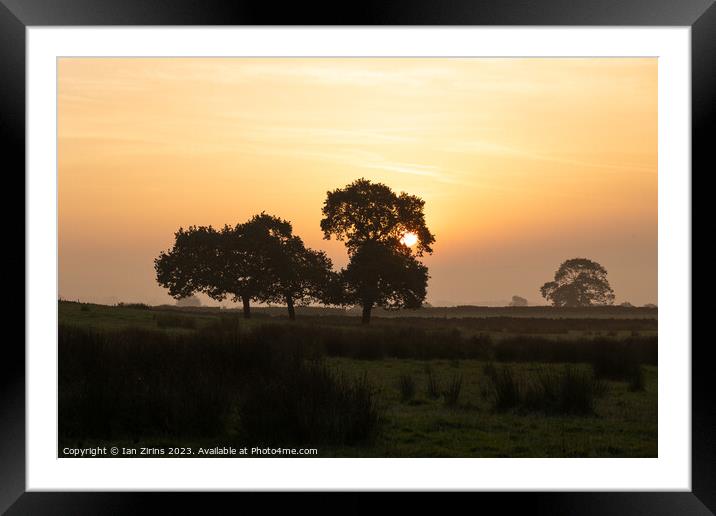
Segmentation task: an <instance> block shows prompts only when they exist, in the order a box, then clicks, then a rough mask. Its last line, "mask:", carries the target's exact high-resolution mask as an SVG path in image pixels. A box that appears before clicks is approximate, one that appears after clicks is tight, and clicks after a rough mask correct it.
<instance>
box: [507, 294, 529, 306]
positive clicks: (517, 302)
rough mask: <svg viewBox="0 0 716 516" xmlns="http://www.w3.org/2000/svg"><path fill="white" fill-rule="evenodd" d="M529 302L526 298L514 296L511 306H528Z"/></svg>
mask: <svg viewBox="0 0 716 516" xmlns="http://www.w3.org/2000/svg"><path fill="white" fill-rule="evenodd" d="M527 305H528V303H527V300H526V299H525V298H524V297H520V296H512V301H510V306H527Z"/></svg>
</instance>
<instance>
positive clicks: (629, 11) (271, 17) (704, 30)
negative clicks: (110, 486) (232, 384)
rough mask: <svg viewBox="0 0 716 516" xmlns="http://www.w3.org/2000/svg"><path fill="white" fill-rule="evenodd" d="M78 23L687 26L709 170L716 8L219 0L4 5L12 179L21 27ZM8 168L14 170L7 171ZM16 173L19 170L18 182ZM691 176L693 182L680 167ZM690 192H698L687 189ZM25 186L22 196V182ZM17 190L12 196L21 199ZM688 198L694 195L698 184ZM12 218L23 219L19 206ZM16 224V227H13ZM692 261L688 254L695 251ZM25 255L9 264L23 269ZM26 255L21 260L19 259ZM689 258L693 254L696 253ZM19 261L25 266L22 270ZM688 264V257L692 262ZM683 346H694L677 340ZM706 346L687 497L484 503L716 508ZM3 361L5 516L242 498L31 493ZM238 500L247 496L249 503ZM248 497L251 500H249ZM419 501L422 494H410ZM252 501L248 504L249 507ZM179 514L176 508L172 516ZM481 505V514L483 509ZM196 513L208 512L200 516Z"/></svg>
mask: <svg viewBox="0 0 716 516" xmlns="http://www.w3.org/2000/svg"><path fill="white" fill-rule="evenodd" d="M81 25H97V26H105V25H109V26H111V25H338V26H340V25H530V26H535V25H549V26H555V25H577V26H585V25H592V26H595V25H599V26H688V27H691V38H692V40H691V73H692V113H691V117H692V171H691V178H692V181H693V177H694V176H695V175H696V174H694V173H693V171H696V170H700V172H698V175H700V176H706V175H707V174H708V173H709V172H713V170H714V165H713V161H714V159H713V150H712V147H713V140H712V138H713V137H712V136H711V134H713V133H714V131H713V130H714V125H715V124H714V106H716V5H714V0H679V1H678V2H676V1H673V0H589V1H587V0H540V1H534V0H492V1H481V2H480V1H477V0H453V1H450V2H445V1H443V2H437V1H430V0H403V1H392V2H388V1H384V2H377V1H364V2H361V3H355V4H345V3H335V4H333V6H332V7H327V6H326V5H324V4H319V3H315V4H306V3H288V2H286V3H283V4H281V5H278V4H274V3H273V2H245V1H241V0H237V1H233V2H230V1H213V0H151V1H150V0H122V1H119V0H0V145H1V146H2V147H3V157H4V160H3V163H4V166H3V167H2V168H3V169H4V171H5V173H6V174H5V176H6V177H7V176H10V175H13V176H15V177H24V174H20V170H23V171H24V167H25V30H26V28H27V27H28V26H81ZM10 164H11V165H10ZM15 171H17V172H18V173H17V174H15ZM684 173H685V174H688V173H690V171H688V170H684ZM692 184H693V183H692ZM22 188H23V189H24V182H23V186H22ZM16 191H17V190H16ZM692 191H693V187H692ZM13 209H14V210H15V216H14V218H16V217H17V215H16V208H13ZM6 220H9V219H6ZM692 253H693V250H692ZM20 256H21V255H20V254H18V255H16V256H14V260H15V261H19V260H20ZM22 256H24V255H22ZM692 256H693V255H692ZM23 263H24V262H23ZM692 263H693V258H692ZM682 344H687V343H682ZM711 345H712V343H710V342H709V341H708V340H706V341H701V342H698V341H697V342H695V345H693V346H692V491H691V492H639V493H637V492H632V493H630V492H618V493H607V492H590V493H519V494H516V493H502V494H498V493H480V494H479V495H478V496H479V497H480V500H479V504H480V506H483V505H482V504H483V503H487V502H488V501H489V502H490V503H491V504H492V503H497V504H499V507H500V510H501V512H502V511H505V510H507V512H508V513H510V512H513V511H514V510H515V509H520V510H528V511H530V512H537V513H548V514H649V515H662V514H663V515H667V514H668V515H675V514H711V513H713V512H714V511H716V489H714V486H716V474H715V472H716V439H714V432H713V430H714V428H716V424H714V417H713V416H714V412H715V411H716V410H715V409H714V405H713V403H712V402H711V400H710V399H709V398H710V394H711V392H712V390H711V388H710V387H711V386H712V385H713V384H712V383H710V382H709V378H710V376H711V375H712V372H711V370H710V369H711V367H712V365H711V362H710V361H709V360H708V356H707V355H708V347H709V346H711ZM3 354H4V357H3V359H2V360H0V364H1V365H0V368H1V370H0V435H1V436H2V438H1V439H0V511H5V510H7V514H107V513H112V514H124V513H132V514H134V513H140V512H143V511H144V510H145V509H146V508H147V507H148V504H149V503H150V502H155V501H159V502H160V503H161V504H162V507H163V511H162V512H165V513H168V512H170V511H171V512H179V513H193V512H195V511H197V512H201V511H205V510H206V507H207V505H206V504H207V502H208V500H207V498H208V497H209V496H211V497H212V501H213V498H214V497H218V498H220V499H222V500H221V501H229V502H230V500H227V499H228V498H231V497H233V496H235V494H229V493H223V494H217V493H213V494H207V493H202V494H192V495H191V496H190V495H189V494H187V493H174V494H172V495H170V494H166V493H117V492H115V493H98V492H92V493H79V492H75V493H59V492H43V493H40V492H30V493H26V492H25V454H26V450H25V347H24V343H22V342H21V341H20V339H8V340H7V341H6V342H4V350H3ZM243 496H247V495H246V494H244V495H243ZM253 496H254V495H251V496H250V497H253ZM371 496H374V495H368V496H367V500H368V501H366V498H364V497H359V495H358V494H355V493H354V494H351V495H350V499H349V500H348V501H346V500H345V499H341V500H338V499H337V498H336V497H335V496H333V495H325V494H320V495H308V496H304V495H302V496H301V499H302V500H306V499H308V501H309V503H310V504H311V505H312V506H314V507H315V506H320V507H322V508H323V509H324V510H325V509H328V510H332V511H333V510H339V509H340V510H341V512H346V511H355V510H357V509H360V507H361V506H363V505H364V504H366V503H367V504H370V500H371ZM411 498H412V500H413V501H414V503H418V504H423V503H424V501H423V499H422V497H421V496H415V497H411ZM242 503H245V501H242ZM174 507H176V508H177V510H173V508H174ZM476 507H477V506H476ZM199 508H201V511H199Z"/></svg>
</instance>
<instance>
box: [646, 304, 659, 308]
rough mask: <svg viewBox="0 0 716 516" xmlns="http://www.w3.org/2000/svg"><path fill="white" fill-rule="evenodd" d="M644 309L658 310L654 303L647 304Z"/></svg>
mask: <svg viewBox="0 0 716 516" xmlns="http://www.w3.org/2000/svg"><path fill="white" fill-rule="evenodd" d="M644 308H656V305H655V304H654V303H647V304H645V305H644Z"/></svg>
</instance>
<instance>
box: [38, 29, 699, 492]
mask: <svg viewBox="0 0 716 516" xmlns="http://www.w3.org/2000/svg"><path fill="white" fill-rule="evenodd" d="M27 43H28V45H27V59H28V61H27V65H28V66H27V79H28V82H27V101H28V110H27V122H28V125H27V142H28V146H27V195H28V197H27V219H26V220H27V226H26V227H27V251H28V252H27V257H28V262H27V263H28V274H27V280H26V281H27V285H26V288H27V307H26V308H27V310H26V324H27V333H26V335H27V351H26V353H27V489H28V490H29V491H35V490H100V489H101V490H122V489H126V490H186V489H194V490H234V489H252V490H255V489H292V490H302V489H333V490H338V489H341V490H345V489H372V490H373V489H376V490H386V489H405V490H416V489H438V490H441V489H456V490H667V489H668V490H682V491H688V490H690V488H691V461H690V455H691V413H690V407H691V390H690V378H691V375H690V373H691V370H690V369H691V368H690V364H691V329H690V325H691V323H690V320H691V295H690V285H691V279H690V278H691V275H690V272H691V257H690V249H691V241H690V225H691V222H690V220H691V219H690V210H691V208H690V206H691V200H690V170H691V162H690V145H691V140H690V122H691V121H690V110H691V99H690V29H689V28H687V27H671V28H656V27H649V28H597V27H594V28H548V27H539V28H504V27H489V28H479V27H467V28H445V27H438V28H412V27H411V28H346V29H343V28H341V29H338V28H256V27H252V28H240V27H231V28H227V27H211V28H203V27H202V28H150V27H143V28H60V27H53V28H44V27H31V28H28V33H27ZM242 55H249V56H276V55H280V56H465V57H470V56H505V57H511V56H565V57H566V56H574V57H576V56H656V57H658V58H659V312H660V314H659V318H660V320H659V333H660V339H659V366H660V367H659V458H658V459H276V458H274V459H272V460H265V459H241V460H230V459H223V460H221V459H58V458H56V453H57V450H56V442H57V441H56V439H57V435H56V420H57V406H56V385H57V372H56V363H57V362H56V360H57V350H56V327H57V291H56V285H57V268H56V257H57V234H56V222H57V221H56V213H57V197H56V192H57V176H56V165H57V163H56V150H57V149H56V131H55V129H56V126H55V123H56V120H55V116H56V91H55V87H56V86H55V84H56V83H55V73H56V68H55V67H56V58H57V57H58V56H242Z"/></svg>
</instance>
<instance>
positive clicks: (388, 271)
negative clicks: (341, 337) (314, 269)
mask: <svg viewBox="0 0 716 516" xmlns="http://www.w3.org/2000/svg"><path fill="white" fill-rule="evenodd" d="M424 206H425V201H423V200H422V199H420V198H419V197H417V196H414V195H408V194H406V193H400V194H399V195H398V194H396V193H394V192H393V191H392V190H391V189H390V188H389V187H388V186H386V185H384V184H381V183H372V182H371V181H369V180H367V179H363V178H361V179H358V180H356V181H354V182H353V183H351V184H349V185H347V186H346V187H345V188H339V189H336V190H333V191H329V192H327V196H326V200H325V203H324V205H323V219H322V220H321V229H322V230H323V234H324V237H325V238H326V239H330V238H331V236H335V237H336V239H337V240H340V241H344V242H345V244H346V247H347V249H348V255H349V258H350V262H349V264H348V266H347V267H346V269H345V270H343V271H342V272H341V276H340V282H341V283H342V285H343V287H344V291H343V296H342V300H341V301H342V303H343V304H351V303H359V304H360V305H361V307H362V322H363V323H365V324H367V323H368V322H370V316H371V310H372V308H373V306H382V307H384V308H419V307H420V306H421V304H422V302H423V301H424V300H425V295H426V289H427V280H428V272H427V267H425V266H424V265H423V264H422V263H420V262H419V261H418V260H417V259H416V258H415V256H422V255H423V254H424V253H428V254H430V253H432V247H431V245H432V244H433V243H434V242H435V237H434V236H433V234H432V233H430V231H429V230H428V227H427V225H426V224H425V214H424V211H423V210H424ZM410 233H412V234H414V235H415V236H417V242H416V243H415V249H414V251H413V250H412V249H411V248H410V247H408V246H407V245H404V244H403V243H402V239H403V238H404V237H405V235H407V234H410Z"/></svg>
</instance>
